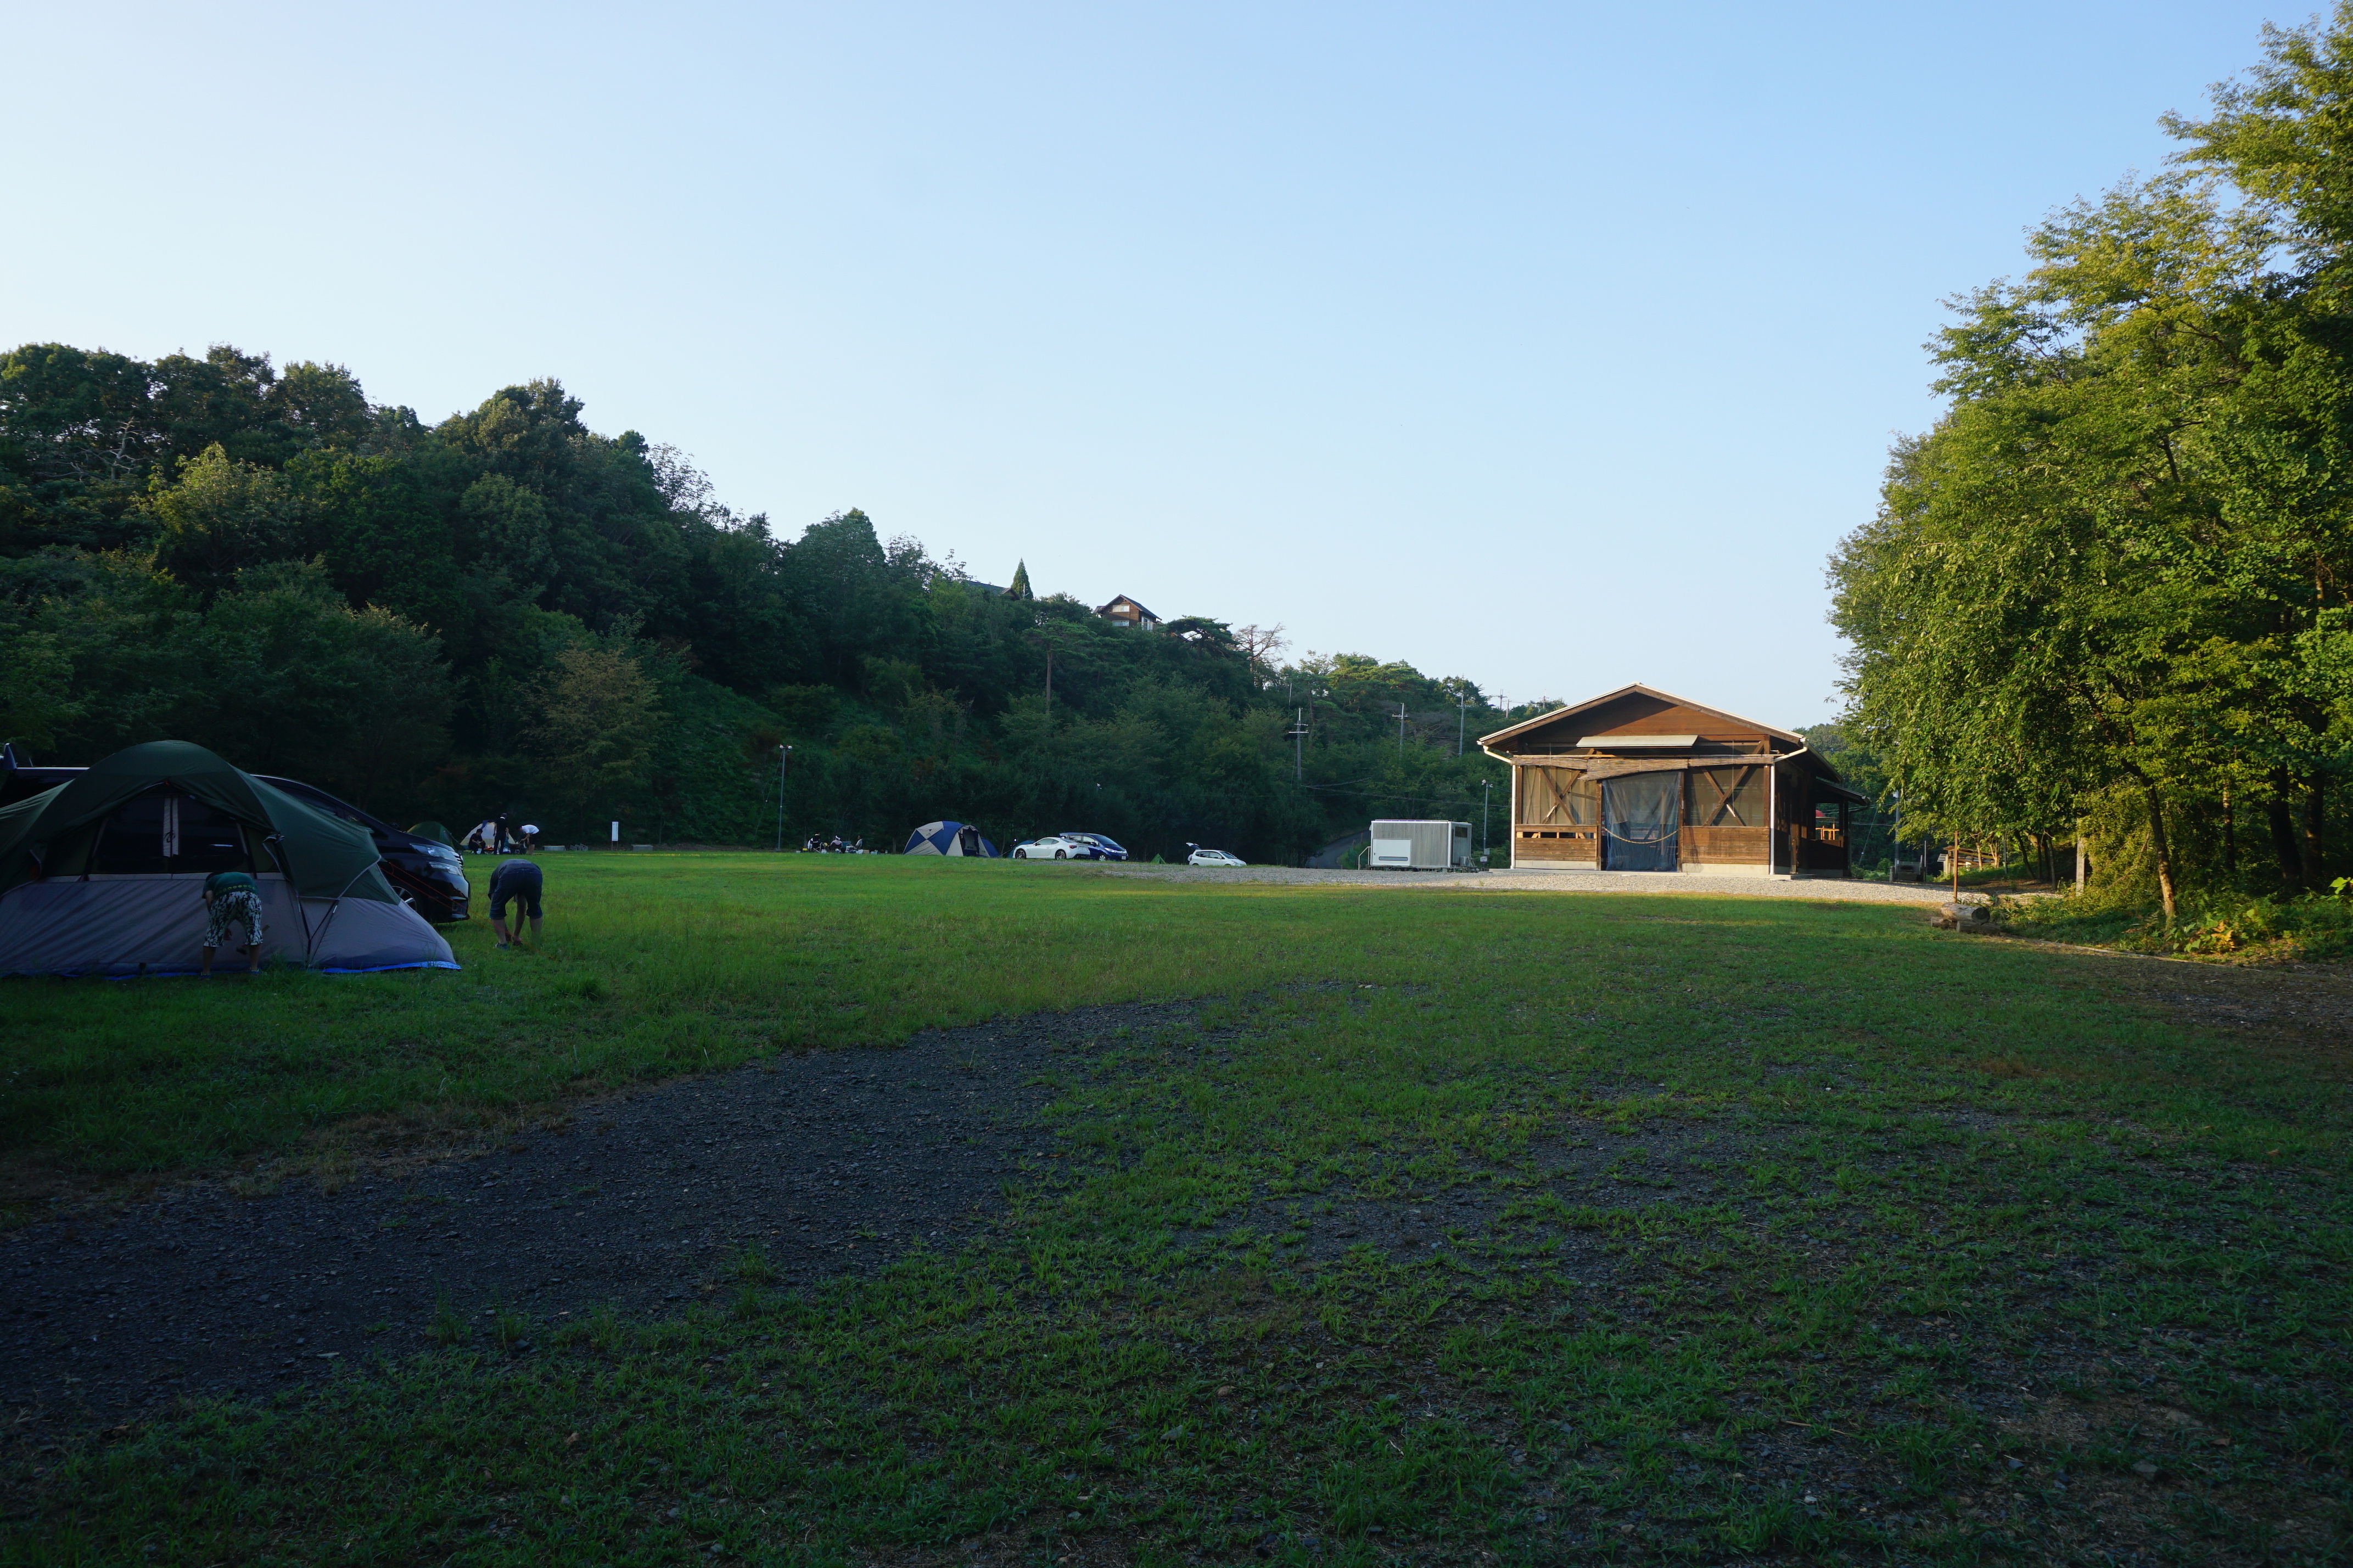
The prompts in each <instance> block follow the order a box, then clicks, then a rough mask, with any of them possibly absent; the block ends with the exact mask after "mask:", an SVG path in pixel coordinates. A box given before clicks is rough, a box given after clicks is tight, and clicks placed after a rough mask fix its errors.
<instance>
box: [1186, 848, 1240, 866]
mask: <svg viewBox="0 0 2353 1568" xmlns="http://www.w3.org/2000/svg"><path fill="white" fill-rule="evenodd" d="M1186 847H1187V849H1190V850H1191V851H1192V853H1191V854H1190V855H1187V856H1186V857H1185V864H1187V866H1247V865H1249V864H1250V862H1249V861H1247V860H1245V859H1243V858H1241V857H1240V856H1239V855H1229V854H1227V853H1226V852H1225V851H1224V850H1222V849H1204V848H1202V847H1200V846H1199V845H1198V844H1188V845H1187V846H1186Z"/></svg>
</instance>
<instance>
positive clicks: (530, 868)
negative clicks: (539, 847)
mask: <svg viewBox="0 0 2353 1568" xmlns="http://www.w3.org/2000/svg"><path fill="white" fill-rule="evenodd" d="M539 891H540V883H539V868H538V867H537V866H535V865H533V863H532V862H531V861H529V860H526V859H524V858H522V857H521V856H517V857H516V858H513V859H512V860H501V861H500V862H499V868H498V869H497V870H495V871H493V872H491V931H492V932H493V933H495V934H496V935H497V937H498V939H499V945H500V946H501V947H517V946H520V945H521V944H522V922H523V917H524V916H526V915H528V916H530V917H531V940H532V941H533V942H537V941H538V940H539ZM510 899H512V900H514V904H515V923H514V930H513V931H509V930H507V900H510Z"/></svg>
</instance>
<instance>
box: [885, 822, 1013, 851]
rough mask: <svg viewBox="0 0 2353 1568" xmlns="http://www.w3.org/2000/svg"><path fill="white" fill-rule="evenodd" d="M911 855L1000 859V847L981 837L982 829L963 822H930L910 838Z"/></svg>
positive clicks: (908, 843)
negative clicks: (998, 854) (998, 856)
mask: <svg viewBox="0 0 2353 1568" xmlns="http://www.w3.org/2000/svg"><path fill="white" fill-rule="evenodd" d="M901 853H902V854H907V855H971V856H975V857H976V858H986V859H991V860H993V859H995V858H997V846H996V845H994V844H991V843H990V842H989V841H988V840H987V839H986V838H983V837H981V836H980V829H979V828H977V827H974V826H970V825H968V824H965V823H962V822H926V823H925V824H923V826H921V827H918V828H917V829H915V831H914V832H913V833H912V834H910V835H908V837H907V847H906V848H905V849H904V850H902V851H901Z"/></svg>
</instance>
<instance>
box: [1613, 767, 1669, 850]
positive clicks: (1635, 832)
mask: <svg viewBox="0 0 2353 1568" xmlns="http://www.w3.org/2000/svg"><path fill="white" fill-rule="evenodd" d="M1682 821H1683V774H1682V773H1626V774H1623V775H1621V776H1620V777H1618V778H1614V779H1603V780H1602V781H1601V841H1602V843H1603V844H1605V845H1607V846H1608V848H1607V849H1606V850H1604V852H1603V853H1604V855H1605V856H1606V858H1605V859H1604V860H1603V861H1602V866H1603V868H1604V869H1606V870H1611V871H1672V870H1674V869H1676V868H1677V866H1678V864H1679V862H1678V858H1677V856H1676V849H1677V847H1678V845H1677V837H1678V828H1679V826H1680V825H1681V823H1682Z"/></svg>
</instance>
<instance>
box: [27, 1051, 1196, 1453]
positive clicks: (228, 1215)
mask: <svg viewBox="0 0 2353 1568" xmlns="http://www.w3.org/2000/svg"><path fill="white" fill-rule="evenodd" d="M1195 1018H1196V1013H1195V1010H1194V1009H1193V1008H1192V1007H1191V1006H1189V1005H1133V1006H1121V1007H1095V1008H1086V1009H1081V1010H1078V1011H1074V1012H1070V1013H1061V1014H1049V1015H1044V1016H1036V1017H1029V1018H1023V1019H1018V1020H1011V1021H1006V1022H1000V1023H995V1024H986V1025H978V1026H972V1027H969V1028H962V1029H953V1030H932V1031H927V1032H925V1033H923V1034H921V1035H918V1036H916V1037H914V1038H913V1039H912V1040H910V1041H909V1042H908V1043H907V1044H906V1045H904V1046H903V1047H898V1048H896V1049H889V1050H850V1051H836V1052H828V1053H820V1054H810V1055H805V1056H796V1057H783V1058H776V1059H773V1060H770V1061H766V1062H761V1063H756V1064H754V1065H752V1066H748V1067H745V1068H739V1069H737V1070H734V1071H732V1072H726V1073H720V1074H715V1075H712V1076H711V1077H706V1078H698V1079H683V1080H673V1081H671V1082H670V1083H666V1084H664V1085H661V1086H660V1087H659V1088H654V1089H647V1090H645V1091H644V1092H642V1093H638V1094H635V1095H631V1096H628V1097H624V1098H616V1099H613V1100H606V1101H603V1102H601V1103H598V1104H594V1105H591V1106H587V1107H585V1108H579V1109H577V1110H575V1114H574V1115H572V1116H571V1117H570V1118H569V1119H568V1120H567V1121H565V1122H561V1123H558V1124H556V1125H555V1126H553V1127H549V1128H543V1129H542V1130H541V1131H535V1132H533V1133H530V1134H528V1135H526V1136H523V1137H521V1138H518V1139H516V1140H515V1141H514V1142H511V1143H508V1144H507V1145H505V1146H504V1147H503V1148H501V1149H500V1150H498V1151H497V1152H491V1153H484V1154H480V1155H478V1156H476V1157H472V1158H466V1159H456V1160H445V1161H442V1162H439V1163H435V1164H431V1165H428V1166H426V1167H424V1168H423V1169H420V1170H418V1171H417V1172H415V1173H413V1174H411V1175H408V1176H406V1177H405V1178H388V1177H385V1176H384V1175H382V1174H374V1175H362V1176H359V1177H357V1178H354V1179H352V1180H349V1181H348V1182H344V1183H342V1184H340V1185H339V1184H337V1183H335V1182H332V1181H330V1182H327V1183H323V1184H322V1183H316V1182H308V1181H306V1182H301V1183H299V1184H286V1185H284V1186H281V1187H279V1188H277V1189H276V1190H274V1191H262V1192H258V1193H256V1194H254V1195H250V1196H240V1195H238V1194H237V1192H236V1191H235V1190H234V1188H233V1186H231V1185H220V1186H212V1187H205V1188H184V1189H180V1190H178V1191H175V1192H173V1193H171V1194H166V1195H164V1197H162V1198H161V1199H160V1200H158V1201H154V1202H151V1203H142V1204H133V1205H127V1206H122V1207H119V1208H116V1209H114V1210H113V1211H111V1213H108V1214H106V1215H102V1216H98V1217H87V1216H82V1217H75V1218H70V1219H65V1220H58V1221H52V1222H48V1223H45V1224H39V1225H33V1226H25V1227H23V1228H21V1229H19V1230H17V1231H16V1232H14V1233H12V1234H10V1235H8V1236H6V1237H0V1280H5V1289H0V1405H6V1406H8V1407H10V1408H12V1409H14V1410H16V1411H17V1412H18V1413H19V1415H20V1419H19V1422H18V1426H17V1430H18V1432H19V1433H20V1434H21V1433H22V1432H23V1431H24V1430H25V1428H26V1423H27V1422H28V1421H33V1420H38V1419H41V1418H44V1417H46V1418H48V1419H52V1420H62V1421H66V1422H69V1423H74V1424H79V1423H82V1422H87V1421H90V1420H103V1421H119V1420H121V1419H123V1418H124V1417H125V1416H126V1415H130V1414H134V1413H137V1412H140V1411H142V1410H143V1409H146V1408H148V1407H150V1406H153V1405H157V1404H160V1403H162V1402H164V1401H165V1400H167V1399H169V1398H171V1397H172V1396H174V1395H176V1394H195V1393H212V1394H235V1393H243V1394H259V1393H261V1392H264V1391H267V1390H269V1389H272V1388H276V1387H280V1386H287V1385H290V1384H294V1383H296V1382H299V1381H301V1380H304V1379H307V1378H311V1377H315V1376H318V1375H320V1374H322V1373H325V1372H327V1371H330V1370H332V1369H333V1368H334V1367H336V1366H337V1365H338V1364H339V1363H340V1364H342V1365H345V1366H349V1365H352V1364H354V1363H364V1362H366V1361H368V1360H370V1359H372V1358H373V1357H375V1356H376V1355H377V1354H379V1353H383V1352H394V1353H406V1352H412V1351H415V1350H417V1349H420V1348H423V1347H424V1346H425V1345H426V1344H427V1343H429V1342H430V1341H429V1339H428V1337H427V1332H428V1330H429V1329H430V1328H431V1326H432V1324H433V1322H434V1321H435V1319H436V1318H437V1316H438V1315H441V1314H444V1313H446V1314H447V1315H448V1317H449V1318H451V1319H456V1320H462V1321H466V1322H467V1323H469V1324H470V1325H471V1327H472V1329H473V1330H474V1333H473V1336H472V1337H473V1340H474V1342H476V1343H481V1342H483V1341H484V1338H485V1336H486V1335H487V1333H488V1331H489V1328H490V1325H491V1322H492V1321H493V1319H492V1311H493V1309H503V1310H505V1311H507V1312H508V1313H510V1314H521V1315H522V1316H523V1317H526V1318H528V1319H529V1320H530V1321H531V1322H532V1323H533V1324H534V1325H538V1327H536V1328H533V1329H530V1330H526V1331H524V1334H525V1337H526V1338H528V1336H529V1334H530V1333H532V1332H538V1331H543V1329H544V1325H546V1324H549V1323H551V1322H554V1321H559V1320H561V1319H562V1318H564V1317H566V1316H576V1315H578V1314H580V1313H582V1312H585V1311H586V1310H589V1309H591V1308H592V1307H595V1306H598V1305H602V1304H607V1303H609V1304H611V1305H613V1306H615V1307H617V1308H618V1309H620V1310H625V1311H630V1312H638V1313H647V1312H653V1313H659V1312H663V1311H667V1310H678V1309H679V1308H681V1307H682V1306H683V1305H685V1304H686V1303H688V1302H691V1301H696V1300H705V1299H709V1298H712V1297H715V1296H718V1295H720V1294H721V1293H722V1292H723V1291H725V1290H727V1289H730V1288H731V1287H732V1285H733V1280H734V1268H735V1265H736V1263H737V1261H738V1260H739V1259H740V1258H741V1257H742V1255H743V1253H744V1248H745V1247H754V1246H756V1247H758V1248H759V1249H760V1250H761V1253H762V1254H763V1256H764V1258H765V1262H766V1264H767V1265H768V1268H770V1269H772V1270H773V1273H774V1286H775V1288H776V1289H792V1288H794V1287H796V1286H805V1285H808V1284H811V1283H814V1282H815V1281H818V1280H819V1279H825V1278H827V1277H828V1276H831V1275H837V1274H843V1273H862V1272H867V1271H871V1270H872V1269H874V1268H880V1267H881V1266H882V1265H883V1264H885V1263H888V1262H889V1261H890V1260H891V1259H892V1258H897V1257H898V1256H900V1255H901V1254H902V1253H904V1252H905V1251H907V1250H908V1249H910V1248H912V1247H953V1246H955V1245H956V1244H957V1243H958V1242H959V1241H961V1240H963V1239H964V1238H965V1237H971V1236H974V1235H976V1234H977V1233H979V1232H981V1231H982V1230H983V1229H985V1228H986V1227H987V1226H989V1225H990V1224H991V1223H992V1216H993V1215H996V1214H997V1211H999V1210H1000V1209H1001V1208H1002V1207H1003V1205H1004V1194H1005V1191H1006V1187H1007V1185H1008V1184H1009V1183H1012V1182H1015V1181H1018V1180H1020V1179H1022V1178H1023V1177H1024V1176H1025V1175H1026V1174H1028V1173H1035V1172H1040V1171H1043V1170H1046V1169H1049V1168H1050V1158H1051V1156H1052V1155H1053V1154H1054V1152H1055V1151H1054V1149H1053V1147H1052V1144H1051V1143H1050V1136H1051V1135H1050V1134H1049V1133H1045V1132H1041V1131H1039V1128H1038V1125H1037V1116H1038V1113H1039V1110H1041V1109H1042V1108H1043V1107H1044V1106H1045V1104H1046V1103H1047V1102H1048V1101H1049V1100H1051V1099H1052V1098H1053V1096H1054V1094H1055V1093H1056V1092H1057V1089H1055V1087H1054V1084H1053V1078H1054V1075H1055V1073H1056V1072H1057V1069H1059V1068H1070V1067H1075V1066H1077V1065H1078V1064H1079V1063H1080V1062H1082V1061H1083V1060H1084V1059H1086V1058H1089V1057H1091V1056H1092V1054H1093V1053H1094V1052H1095V1050H1096V1048H1097V1047H1098V1045H1099V1044H1100V1043H1102V1042H1103V1041H1104V1040H1105V1038H1106V1037H1110V1036H1113V1034H1115V1033H1124V1032H1131V1031H1141V1030H1148V1029H1164V1028H1170V1027H1183V1026H1188V1025H1191V1024H1192V1023H1193V1022H1194V1021H1195Z"/></svg>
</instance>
